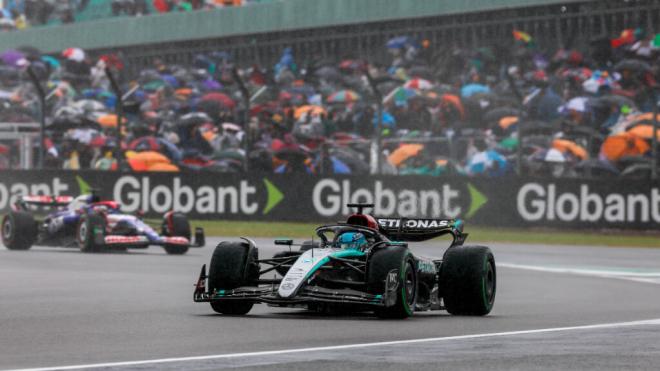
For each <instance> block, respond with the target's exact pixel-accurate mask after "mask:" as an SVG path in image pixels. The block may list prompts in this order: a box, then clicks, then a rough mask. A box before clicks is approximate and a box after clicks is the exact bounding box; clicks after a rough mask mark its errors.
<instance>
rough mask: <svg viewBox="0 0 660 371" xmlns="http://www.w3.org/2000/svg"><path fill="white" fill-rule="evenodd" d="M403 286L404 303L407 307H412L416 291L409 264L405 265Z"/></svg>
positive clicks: (413, 273)
mask: <svg viewBox="0 0 660 371" xmlns="http://www.w3.org/2000/svg"><path fill="white" fill-rule="evenodd" d="M403 284H404V290H405V293H406V303H408V306H409V307H412V305H413V304H414V302H415V294H416V293H415V290H416V289H417V285H415V272H414V271H413V269H412V266H411V265H410V263H408V264H406V274H405V277H404V283H403Z"/></svg>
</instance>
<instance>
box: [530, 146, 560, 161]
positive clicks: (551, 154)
mask: <svg viewBox="0 0 660 371" xmlns="http://www.w3.org/2000/svg"><path fill="white" fill-rule="evenodd" d="M530 160H532V161H539V162H550V163H563V162H566V161H568V158H567V157H566V155H564V154H563V153H562V152H561V151H560V150H558V149H555V148H549V149H544V150H541V151H538V152H536V153H534V154H532V155H531V156H530Z"/></svg>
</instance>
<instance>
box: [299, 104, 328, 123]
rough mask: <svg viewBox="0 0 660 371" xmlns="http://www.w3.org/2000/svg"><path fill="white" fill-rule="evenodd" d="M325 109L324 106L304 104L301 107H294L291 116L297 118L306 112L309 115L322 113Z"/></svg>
mask: <svg viewBox="0 0 660 371" xmlns="http://www.w3.org/2000/svg"><path fill="white" fill-rule="evenodd" d="M326 112H327V111H326V110H325V108H323V107H321V106H315V105H311V104H308V105H305V106H302V107H298V108H296V110H295V111H294V112H293V117H294V118H295V119H296V120H297V119H299V118H300V116H302V115H304V114H306V113H308V114H310V115H322V114H325V113H326Z"/></svg>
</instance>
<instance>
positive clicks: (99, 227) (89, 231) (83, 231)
mask: <svg viewBox="0 0 660 371" xmlns="http://www.w3.org/2000/svg"><path fill="white" fill-rule="evenodd" d="M105 227H106V223H105V218H104V217H103V216H102V215H99V214H95V213H92V214H86V215H83V216H82V217H80V221H79V222H78V228H77V230H76V241H77V242H78V247H79V248H80V251H82V252H98V251H100V250H102V249H103V246H104V243H105V241H104V238H105Z"/></svg>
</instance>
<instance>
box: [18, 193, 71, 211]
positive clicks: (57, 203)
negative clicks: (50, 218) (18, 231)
mask: <svg viewBox="0 0 660 371" xmlns="http://www.w3.org/2000/svg"><path fill="white" fill-rule="evenodd" d="M71 201H73V197H71V196H20V197H19V198H18V201H16V207H17V208H19V209H23V210H24V209H26V208H27V206H29V205H33V206H48V207H62V206H67V205H69V204H70V203H71Z"/></svg>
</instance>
